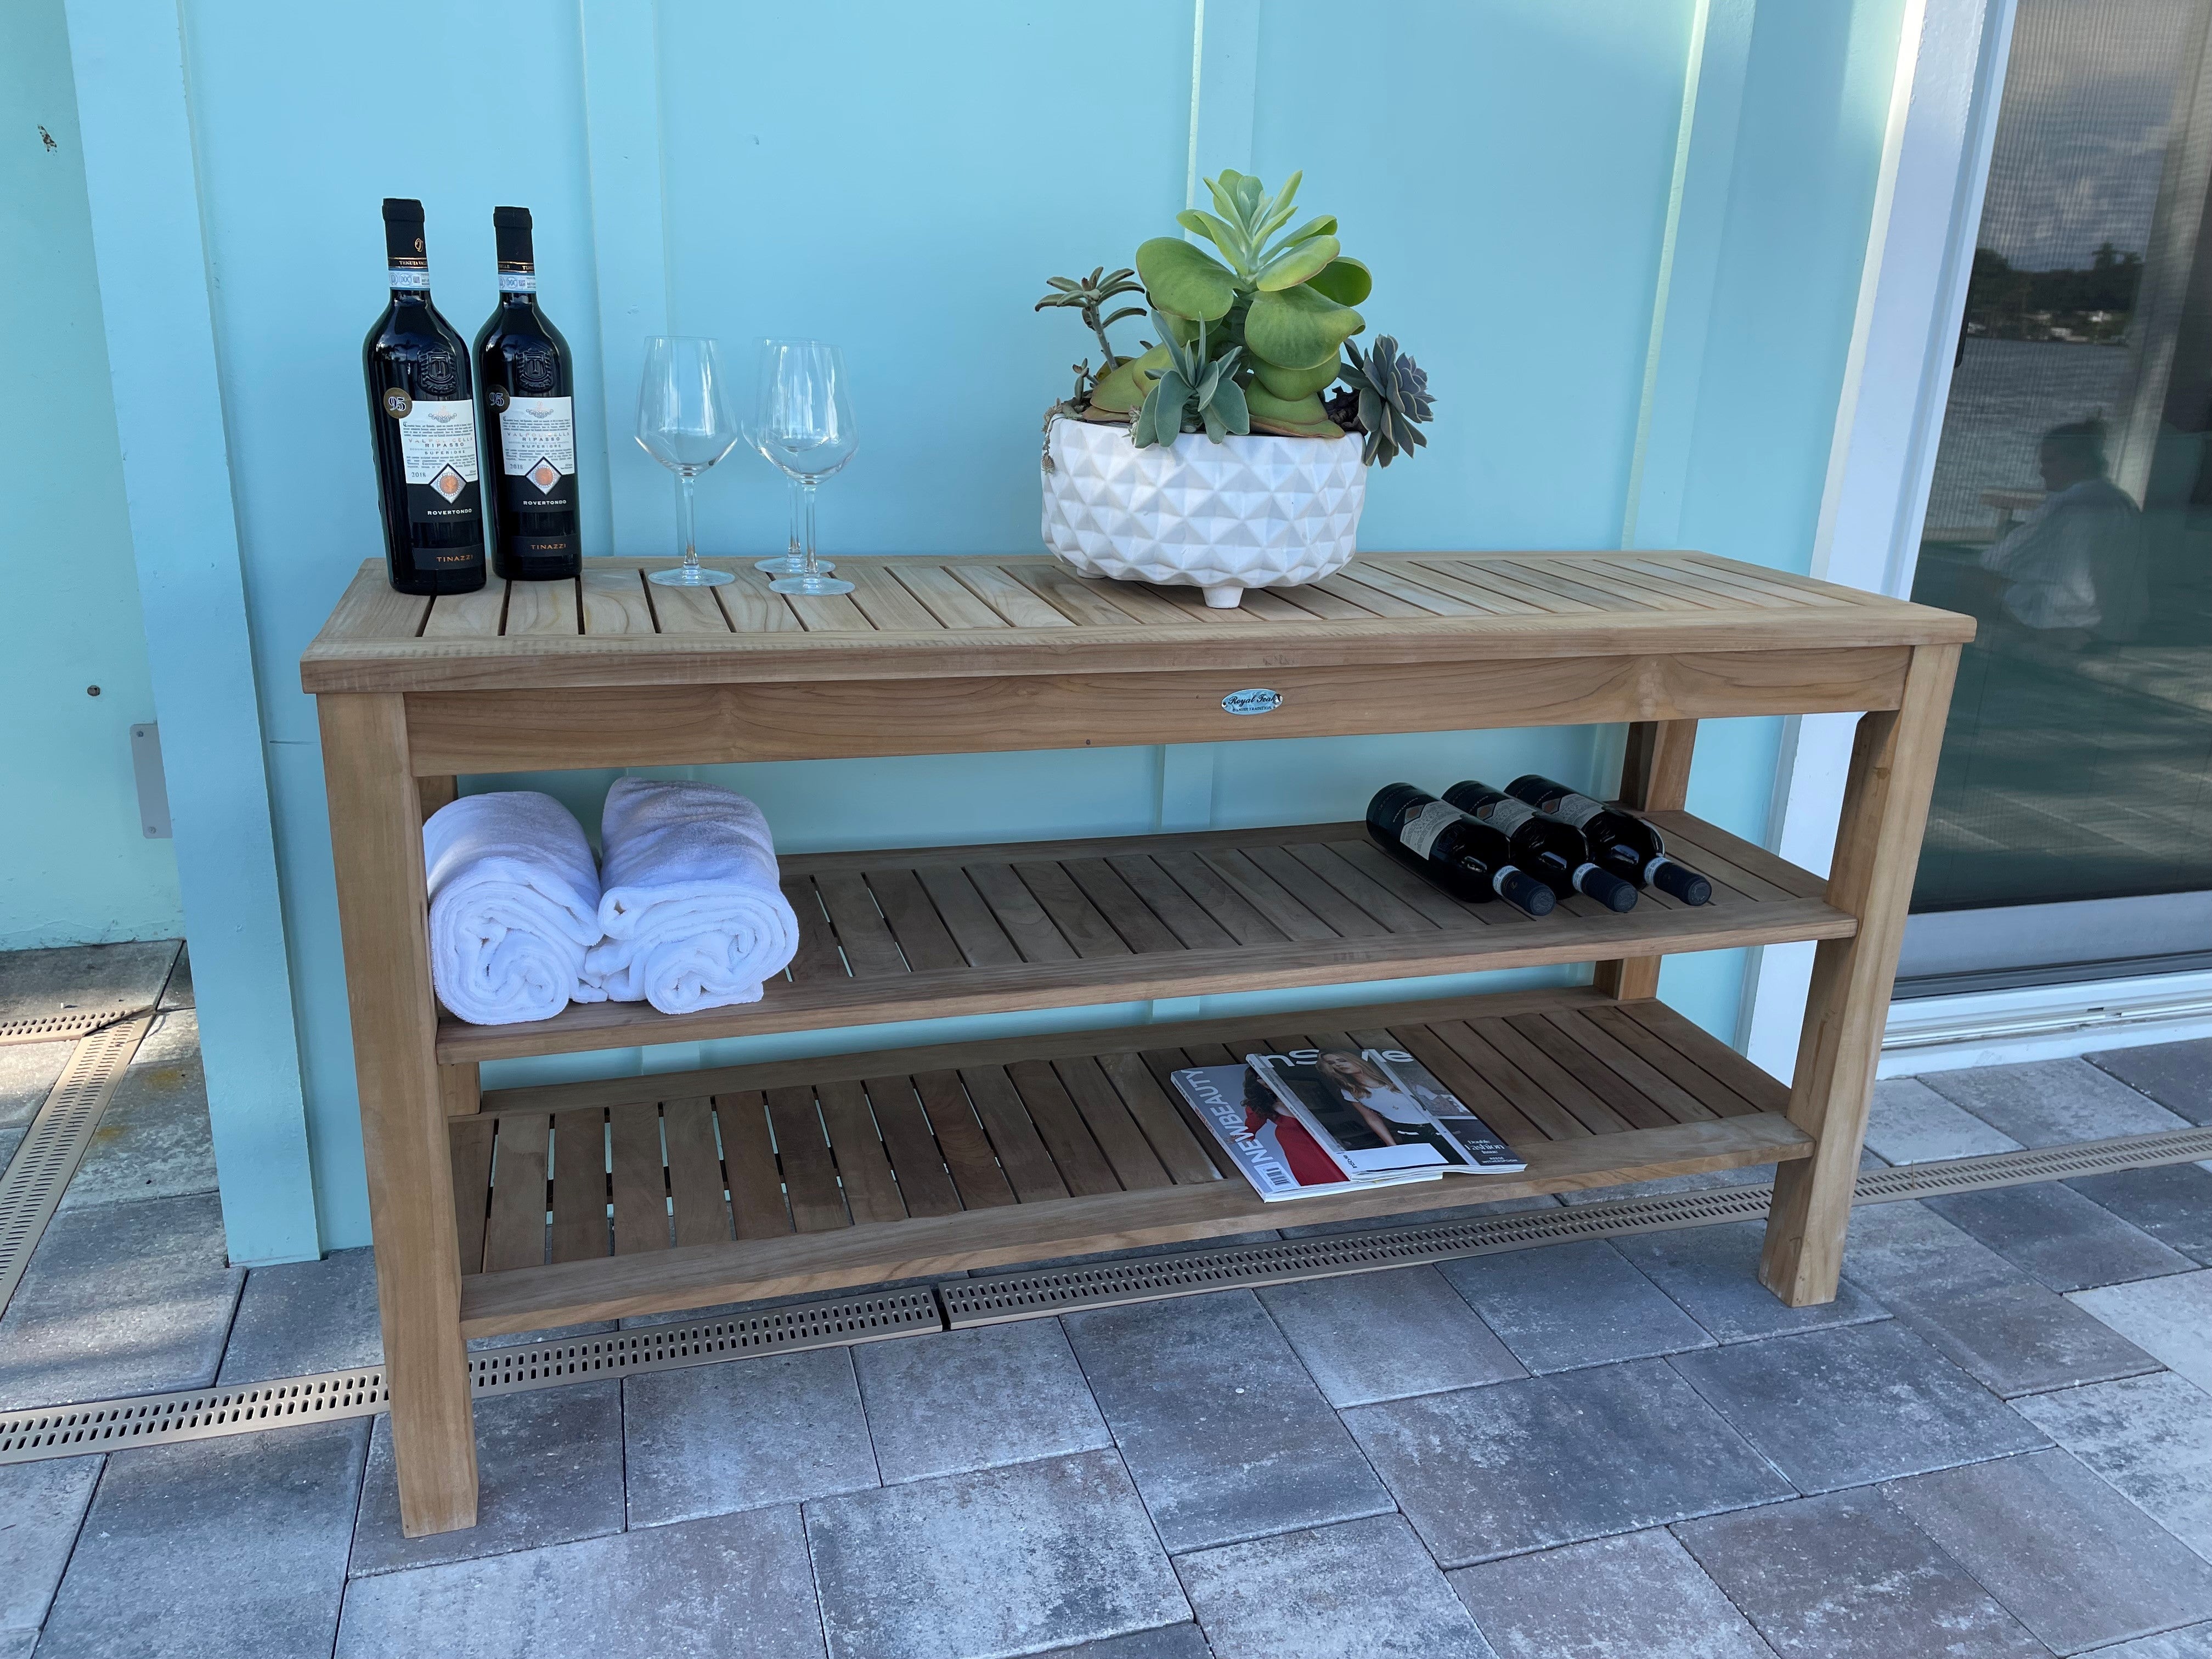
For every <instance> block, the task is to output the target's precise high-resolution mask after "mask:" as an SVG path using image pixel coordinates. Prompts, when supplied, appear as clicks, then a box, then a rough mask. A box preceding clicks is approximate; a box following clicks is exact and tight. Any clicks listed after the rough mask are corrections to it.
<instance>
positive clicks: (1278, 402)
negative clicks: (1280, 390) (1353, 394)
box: [1244, 386, 1328, 426]
mask: <svg viewBox="0 0 2212 1659" xmlns="http://www.w3.org/2000/svg"><path fill="white" fill-rule="evenodd" d="M1244 401H1245V404H1246V405H1247V406H1248V407H1249V409H1250V410H1251V412H1252V413H1253V414H1254V415H1255V416H1258V417H1259V418H1260V419H1261V420H1263V421H1273V422H1275V423H1276V424H1277V425H1278V426H1311V425H1312V424H1313V423H1314V422H1316V421H1325V420H1327V419H1328V410H1325V409H1323V408H1322V406H1321V399H1320V398H1319V397H1317V396H1316V395H1315V394H1314V393H1312V392H1308V393H1307V394H1306V395H1305V396H1304V397H1303V398H1278V397H1277V396H1276V395H1275V394H1274V393H1273V392H1270V391H1268V390H1267V387H1266V386H1247V387H1245V389H1244Z"/></svg>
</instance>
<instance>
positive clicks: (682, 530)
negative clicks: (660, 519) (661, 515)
mask: <svg viewBox="0 0 2212 1659" xmlns="http://www.w3.org/2000/svg"><path fill="white" fill-rule="evenodd" d="M676 482H677V489H676V541H677V545H678V546H679V547H681V548H682V549H683V550H684V570H685V571H686V572H687V573H689V572H691V571H696V569H698V568H699V541H698V536H697V534H696V528H695V520H696V514H695V513H694V512H693V508H692V496H693V493H694V491H695V490H696V488H697V486H696V483H695V482H694V480H693V477H692V475H691V472H690V470H689V469H688V468H687V469H685V470H684V471H681V472H678V474H677V475H676Z"/></svg>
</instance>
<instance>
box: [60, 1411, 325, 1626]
mask: <svg viewBox="0 0 2212 1659" xmlns="http://www.w3.org/2000/svg"><path fill="white" fill-rule="evenodd" d="M367 1446H368V1424H367V1423H366V1422H364V1421H362V1420H361V1419H355V1420H354V1421H352V1422H348V1423H319V1424H315V1425H310V1426H307V1427H303V1428H296V1429H272V1430H270V1431H268V1432H267V1433H264V1434H252V1435H239V1436H235V1437H231V1438H228V1439H222V1440H200V1441H191V1442H187V1443H183V1444H179V1445H173V1446H151V1447H148V1448H146V1449H143V1450H141V1451H126V1452H118V1453H116V1454H114V1455H112V1456H111V1457H110V1458H109V1459H108V1462H107V1470H106V1474H104V1475H103V1476H102V1477H101V1479H100V1487H99V1490H98V1491H97V1492H95V1493H94V1496H93V1502H92V1508H91V1510H90V1511H89V1512H88V1514H87V1515H86V1516H85V1518H84V1525H83V1528H82V1531H81V1532H80V1533H79V1534H78V1537H77V1544H76V1553H74V1554H73V1555H71V1556H70V1565H69V1571H68V1572H67V1573H66V1574H65V1575H64V1577H63V1578H62V1584H61V1589H60V1591H59V1592H58V1594H57V1595H55V1597H54V1605H53V1611H52V1613H50V1614H49V1615H48V1616H47V1619H46V1636H45V1638H44V1640H43V1642H42V1644H41V1645H42V1647H43V1648H44V1649H45V1650H46V1652H47V1653H49V1654H50V1655H52V1656H56V1659H59V1656H68V1659H77V1656H81V1655H82V1656H94V1655H100V1656H106V1655H118V1656H120V1655H139V1654H145V1655H159V1656H161V1659H200V1656H203V1655H204V1656H207V1659H297V1656H300V1655H302V1654H319V1653H327V1652H329V1651H330V1645H331V1633H332V1632H334V1631H335V1630H336V1629H337V1620H338V1598H339V1595H340V1593H341V1592H342V1591H343V1589H344V1587H345V1574H346V1545H347V1541H348V1540H349V1538H350V1537H351V1535H352V1532H353V1516H354V1505H355V1503H356V1499H357V1498H358V1497H359V1495H360V1492H361V1472H362V1455H363V1453H364V1451H365V1449H366V1448H367Z"/></svg>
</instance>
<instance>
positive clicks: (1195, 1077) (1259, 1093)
mask: <svg viewBox="0 0 2212 1659" xmlns="http://www.w3.org/2000/svg"><path fill="white" fill-rule="evenodd" d="M1173 1080H1174V1083H1175V1085H1176V1089H1177V1091H1180V1092H1181V1094H1182V1097H1183V1098H1184V1099H1185V1100H1187V1101H1188V1102H1189V1103H1190V1106H1191V1109H1192V1110H1193V1111H1194V1112H1195V1113H1196V1114H1197V1115H1198V1118H1199V1121H1200V1122H1201V1123H1203V1124H1205V1125H1206V1128H1207V1129H1208V1130H1209V1131H1211V1132H1212V1135H1213V1138H1214V1139H1215V1140H1216V1141H1217V1142H1218V1143H1219V1145H1220V1146H1221V1149H1222V1150H1223V1151H1224V1152H1227V1153H1228V1154H1229V1160H1230V1162H1231V1163H1232V1164H1235V1165H1236V1166H1237V1169H1239V1170H1242V1171H1243V1175H1244V1178H1245V1179H1246V1180H1247V1181H1249V1182H1251V1183H1252V1189H1253V1190H1254V1191H1255V1192H1256V1193H1258V1194H1260V1196H1261V1198H1263V1199H1266V1200H1268V1201H1269V1202H1271V1203H1272V1202H1273V1201H1274V1200H1278V1199H1285V1198H1304V1197H1307V1196H1310V1195H1312V1194H1316V1193H1320V1192H1326V1191H1328V1189H1329V1188H1338V1189H1341V1188H1345V1187H1346V1186H1349V1185H1351V1184H1352V1170H1351V1169H1350V1167H1349V1166H1347V1165H1346V1164H1343V1163H1342V1162H1340V1160H1339V1159H1338V1158H1337V1157H1336V1156H1335V1155H1334V1153H1333V1152H1330V1151H1329V1150H1328V1148H1327V1147H1326V1146H1324V1145H1323V1144H1322V1142H1321V1141H1320V1140H1318V1139H1316V1138H1315V1136H1314V1134H1313V1133H1312V1132H1311V1131H1310V1129H1309V1128H1308V1127H1306V1125H1305V1124H1304V1123H1303V1122H1302V1121H1299V1120H1298V1119H1297V1118H1296V1117H1294V1116H1292V1115H1291V1114H1290V1113H1289V1112H1287V1111H1285V1109H1283V1105H1282V1103H1281V1102H1280V1101H1279V1100H1278V1099H1277V1098H1276V1097H1275V1095H1274V1092H1273V1091H1272V1090H1271V1089H1269V1088H1268V1086H1267V1084H1266V1083H1264V1082H1262V1081H1261V1079H1260V1078H1259V1076H1258V1075H1257V1074H1256V1073H1255V1072H1254V1071H1253V1070H1252V1068H1251V1067H1250V1066H1189V1067H1188V1068H1186V1069H1185V1070H1182V1071H1180V1072H1176V1073H1173Z"/></svg>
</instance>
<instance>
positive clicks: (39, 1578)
mask: <svg viewBox="0 0 2212 1659" xmlns="http://www.w3.org/2000/svg"><path fill="white" fill-rule="evenodd" d="M99 1479H100V1458H98V1457H97V1456H94V1457H58V1458H54V1459H52V1461H50V1462H43V1463H13V1464H9V1465H7V1466H5V1467H4V1468H0V1632H12V1631H24V1630H27V1631H36V1630H37V1629H38V1627H39V1626H40V1624H42V1623H43V1622H45V1620H46V1605H47V1603H48V1602H50V1601H52V1600H53V1595H54V1586H55V1585H57V1584H58V1583H61V1580H62V1569H63V1568H64V1567H65V1566H67V1565H69V1558H70V1549H71V1547H74V1546H75V1544H76V1529H77V1523H78V1522H81V1521H82V1520H83V1519H84V1511H85V1506H86V1505H87V1504H90V1503H91V1502H92V1488H93V1484H94V1482H95V1481H97V1480H99Z"/></svg>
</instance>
